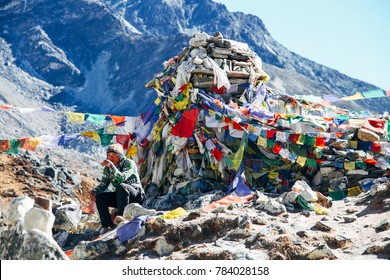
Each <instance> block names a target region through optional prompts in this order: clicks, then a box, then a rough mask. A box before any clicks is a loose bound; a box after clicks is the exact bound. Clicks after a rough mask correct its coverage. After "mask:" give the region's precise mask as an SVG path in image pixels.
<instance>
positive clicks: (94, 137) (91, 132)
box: [81, 131, 100, 143]
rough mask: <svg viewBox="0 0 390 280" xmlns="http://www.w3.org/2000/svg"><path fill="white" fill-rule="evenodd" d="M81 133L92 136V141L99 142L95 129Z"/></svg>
mask: <svg viewBox="0 0 390 280" xmlns="http://www.w3.org/2000/svg"><path fill="white" fill-rule="evenodd" d="M81 135H84V136H86V137H89V138H92V139H93V140H94V141H96V142H98V143H100V135H99V133H97V132H96V131H86V132H82V133H81Z"/></svg>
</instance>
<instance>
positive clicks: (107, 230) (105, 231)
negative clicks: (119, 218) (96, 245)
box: [99, 227, 115, 235]
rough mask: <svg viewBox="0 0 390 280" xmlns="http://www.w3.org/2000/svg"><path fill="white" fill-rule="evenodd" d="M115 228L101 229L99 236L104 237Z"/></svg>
mask: <svg viewBox="0 0 390 280" xmlns="http://www.w3.org/2000/svg"><path fill="white" fill-rule="evenodd" d="M114 228H115V227H101V228H100V230H99V234H100V235H103V234H105V233H107V232H109V231H111V230H113V229H114Z"/></svg>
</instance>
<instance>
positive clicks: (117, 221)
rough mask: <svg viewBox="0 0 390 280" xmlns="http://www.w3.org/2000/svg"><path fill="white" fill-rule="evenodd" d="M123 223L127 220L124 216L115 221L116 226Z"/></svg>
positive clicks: (116, 218) (117, 217)
mask: <svg viewBox="0 0 390 280" xmlns="http://www.w3.org/2000/svg"><path fill="white" fill-rule="evenodd" d="M123 221H126V219H125V218H123V217H122V216H116V217H115V219H114V224H116V225H119V224H120V223H121V222H123Z"/></svg>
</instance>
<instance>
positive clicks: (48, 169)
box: [43, 166, 58, 179]
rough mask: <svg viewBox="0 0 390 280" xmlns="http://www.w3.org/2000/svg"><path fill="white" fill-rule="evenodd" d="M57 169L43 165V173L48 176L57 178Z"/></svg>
mask: <svg viewBox="0 0 390 280" xmlns="http://www.w3.org/2000/svg"><path fill="white" fill-rule="evenodd" d="M57 172H58V171H57V169H55V168H54V167H52V166H47V167H45V171H44V173H43V174H44V175H46V176H49V177H50V178H53V179H56V178H57Z"/></svg>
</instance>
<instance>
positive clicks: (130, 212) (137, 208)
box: [123, 203, 157, 221]
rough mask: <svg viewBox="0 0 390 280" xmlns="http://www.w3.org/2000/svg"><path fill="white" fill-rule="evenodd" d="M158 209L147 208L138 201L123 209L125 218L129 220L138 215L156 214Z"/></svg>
mask: <svg viewBox="0 0 390 280" xmlns="http://www.w3.org/2000/svg"><path fill="white" fill-rule="evenodd" d="M156 214H157V211H156V210H155V209H147V208H144V207H142V206H141V205H139V204H138V203H130V204H129V205H127V206H126V208H125V210H124V211H123V218H125V219H126V220H128V221H131V220H133V219H134V218H136V217H138V216H143V215H149V216H155V215H156Z"/></svg>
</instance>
